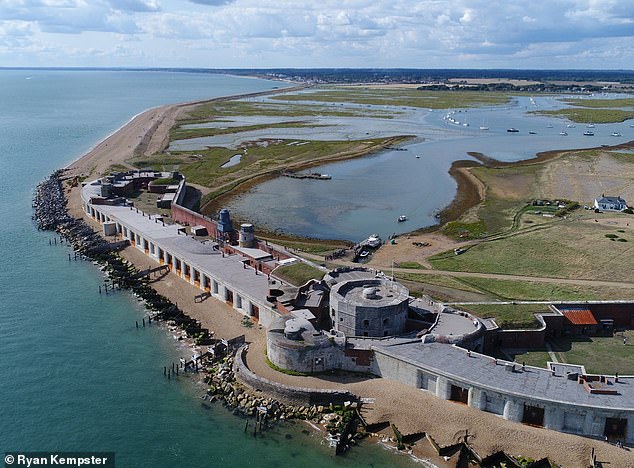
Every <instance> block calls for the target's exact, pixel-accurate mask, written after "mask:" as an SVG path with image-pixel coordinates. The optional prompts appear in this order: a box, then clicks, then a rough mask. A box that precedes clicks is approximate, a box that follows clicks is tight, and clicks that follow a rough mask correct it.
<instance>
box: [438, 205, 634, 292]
mask: <svg viewBox="0 0 634 468" xmlns="http://www.w3.org/2000/svg"><path fill="white" fill-rule="evenodd" d="M575 216H579V217H580V219H581V218H582V215H575ZM609 232H611V230H610V229H609V228H607V227H605V226H598V225H594V224H590V223H584V222H580V221H576V220H567V221H564V222H562V221H560V222H555V223H551V224H548V225H545V226H543V227H542V228H540V229H539V230H534V231H531V232H523V233H519V234H517V235H514V236H509V237H505V238H501V239H498V240H494V241H490V242H482V243H480V244H478V245H475V246H473V247H471V248H470V249H469V250H467V251H466V252H465V253H463V254H462V255H454V253H453V251H447V252H444V253H441V254H437V255H435V256H432V257H430V259H429V261H430V263H431V264H432V265H433V267H434V268H435V269H438V270H452V271H473V272H482V273H501V274H509V275H523V276H543V277H554V278H573V279H576V278H586V279H602V280H608V281H614V280H615V278H618V281H634V270H632V269H631V268H629V267H626V266H625V265H626V264H629V263H630V262H628V261H627V259H631V258H632V250H631V249H632V247H630V245H631V243H630V242H618V243H617V242H611V241H610V239H607V238H605V237H604V236H603V235H604V234H605V233H609ZM622 237H623V238H626V239H627V240H633V239H634V238H632V235H631V234H627V235H626V234H624V235H622ZM580 272H582V273H581V275H582V276H581V275H580Z"/></svg>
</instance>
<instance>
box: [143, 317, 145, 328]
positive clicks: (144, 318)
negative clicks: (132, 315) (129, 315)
mask: <svg viewBox="0 0 634 468" xmlns="http://www.w3.org/2000/svg"><path fill="white" fill-rule="evenodd" d="M143 326H144V327H145V317H143Z"/></svg>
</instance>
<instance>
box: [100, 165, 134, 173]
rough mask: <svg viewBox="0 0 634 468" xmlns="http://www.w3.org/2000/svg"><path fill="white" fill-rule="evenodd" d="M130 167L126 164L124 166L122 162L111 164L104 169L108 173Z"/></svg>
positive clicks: (125, 170)
mask: <svg viewBox="0 0 634 468" xmlns="http://www.w3.org/2000/svg"><path fill="white" fill-rule="evenodd" d="M129 170H130V168H129V167H128V166H124V165H123V164H111V165H110V167H108V170H107V171H106V174H110V173H112V172H127V171H129Z"/></svg>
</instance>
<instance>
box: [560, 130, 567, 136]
mask: <svg viewBox="0 0 634 468" xmlns="http://www.w3.org/2000/svg"><path fill="white" fill-rule="evenodd" d="M559 134H560V135H561V136H567V135H568V132H567V131H565V130H562V131H561V132H559Z"/></svg>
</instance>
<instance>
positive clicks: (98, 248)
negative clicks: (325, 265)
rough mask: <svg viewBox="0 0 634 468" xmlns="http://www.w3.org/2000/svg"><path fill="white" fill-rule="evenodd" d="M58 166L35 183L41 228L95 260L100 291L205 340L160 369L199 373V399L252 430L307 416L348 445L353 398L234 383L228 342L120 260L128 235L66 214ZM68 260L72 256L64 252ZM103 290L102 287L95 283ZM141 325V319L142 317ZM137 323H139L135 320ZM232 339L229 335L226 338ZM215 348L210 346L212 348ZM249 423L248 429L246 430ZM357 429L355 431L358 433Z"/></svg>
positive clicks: (146, 276)
mask: <svg viewBox="0 0 634 468" xmlns="http://www.w3.org/2000/svg"><path fill="white" fill-rule="evenodd" d="M63 174H64V171H63V170H59V171H56V172H54V173H53V174H51V176H50V177H49V178H48V179H46V180H45V181H44V182H42V183H40V184H39V185H38V186H37V188H36V191H35V196H34V200H33V208H34V216H33V219H34V221H35V223H36V225H37V227H38V229H41V230H49V231H55V232H57V233H58V234H59V235H60V236H61V239H63V240H64V241H65V242H67V243H68V244H69V245H70V246H71V247H72V248H73V250H74V251H75V252H76V256H75V259H77V255H79V256H80V258H84V259H89V260H93V261H95V262H97V263H98V264H99V265H100V266H101V268H102V270H103V271H104V272H105V273H106V274H107V277H108V280H107V281H105V282H104V285H103V286H104V287H103V292H105V293H107V292H108V290H111V291H113V290H117V289H128V290H130V291H131V292H132V293H133V294H134V295H135V296H136V297H138V298H139V299H140V300H142V301H143V304H144V306H145V308H146V310H147V311H148V317H147V322H148V324H151V323H152V321H155V322H156V321H162V322H164V323H165V324H167V325H168V326H170V327H176V328H179V329H180V330H182V336H184V337H185V338H186V339H188V340H190V341H191V342H192V343H193V344H195V345H198V346H209V348H208V349H209V350H210V352H207V353H204V354H203V355H200V356H198V357H195V358H194V359H193V360H192V361H191V362H183V361H181V363H180V364H179V365H175V364H174V363H172V366H171V368H170V367H169V366H165V367H164V368H163V373H164V375H165V376H166V377H167V378H169V379H171V378H176V377H178V376H179V375H180V369H183V371H184V372H187V371H188V370H189V371H191V372H195V373H197V374H198V373H200V375H201V377H202V381H203V382H205V383H206V384H207V390H206V393H205V395H204V396H203V399H204V400H205V401H207V402H209V403H213V402H215V401H221V402H222V403H223V404H224V405H225V406H226V407H227V408H228V409H229V410H231V411H232V412H233V413H234V414H236V415H239V416H241V417H245V418H250V419H252V418H255V423H254V425H253V429H252V432H253V435H254V436H256V435H257V433H258V432H262V431H263V430H266V429H267V428H269V427H270V426H271V424H273V423H274V422H275V421H285V420H293V419H296V420H306V421H310V422H312V423H314V424H321V425H322V426H324V427H325V428H326V430H327V431H328V432H329V433H330V434H331V440H332V441H333V447H336V452H337V453H341V452H342V451H343V450H344V449H345V448H347V447H349V446H350V445H351V444H352V443H353V441H354V440H355V438H356V437H357V434H356V432H353V433H352V434H349V435H347V436H346V439H345V444H344V443H342V442H343V441H342V439H341V434H342V432H343V433H344V434H345V433H346V432H348V433H349V432H350V429H347V428H349V427H350V425H351V423H350V421H352V420H355V414H356V406H357V403H350V404H345V405H333V404H329V405H317V404H303V405H302V404H296V405H293V404H287V403H283V402H281V401H278V400H276V399H275V398H273V397H272V396H263V394H262V393H259V394H256V392H254V391H253V390H252V389H250V388H249V387H247V386H245V385H243V384H241V383H239V382H238V381H237V380H236V377H235V373H234V353H235V348H234V347H232V346H230V345H229V346H225V347H224V348H222V347H221V351H219V352H216V350H217V349H218V347H217V345H218V344H219V342H220V341H221V340H218V339H216V338H214V337H213V335H214V333H213V332H212V331H210V330H209V329H207V328H204V327H202V325H201V323H200V321H198V320H195V319H193V318H191V317H190V316H188V315H187V314H186V313H185V312H184V311H183V310H181V309H180V308H179V307H178V305H177V304H174V303H173V302H172V301H171V300H169V299H168V298H167V297H165V296H163V295H161V294H159V293H158V292H156V291H155V290H154V289H153V288H152V287H151V286H150V285H149V284H148V279H149V277H150V276H151V274H152V271H153V270H148V271H139V270H138V269H137V268H136V267H135V266H134V265H133V264H131V263H130V262H128V261H127V260H125V259H124V258H123V257H122V256H121V255H120V254H119V251H120V250H121V249H122V248H124V247H126V246H127V245H128V242H127V241H125V242H124V241H118V242H109V241H107V240H106V239H104V238H103V237H102V236H101V235H100V234H99V233H97V232H96V231H94V230H93V229H92V228H91V227H90V226H89V225H88V224H87V223H86V222H85V221H84V220H83V219H82V218H73V217H72V216H70V215H69V214H68V209H67V200H66V197H65V194H64V182H63ZM69 260H71V256H70V254H69ZM99 292H100V293H102V287H101V286H100V287H99ZM142 323H143V326H145V323H146V319H145V317H144V318H143V322H142ZM136 327H137V328H138V327H139V324H138V322H137V323H136ZM229 341H231V340H229ZM212 349H214V351H213V352H211V350H212ZM248 428H249V420H248V419H247V422H246V424H245V428H244V430H245V432H247V430H248ZM250 430H251V429H249V431H250ZM361 436H362V435H361V434H360V435H359V437H361Z"/></svg>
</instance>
